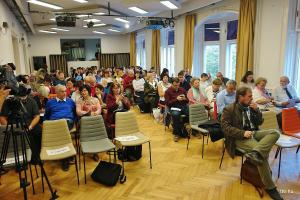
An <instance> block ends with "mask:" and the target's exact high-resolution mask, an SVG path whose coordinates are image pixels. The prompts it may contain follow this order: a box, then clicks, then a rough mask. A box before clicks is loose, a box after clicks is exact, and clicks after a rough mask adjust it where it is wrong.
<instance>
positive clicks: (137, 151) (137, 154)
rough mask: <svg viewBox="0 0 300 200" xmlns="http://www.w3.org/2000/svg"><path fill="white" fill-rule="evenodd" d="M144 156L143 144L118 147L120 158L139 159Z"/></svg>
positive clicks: (123, 159)
mask: <svg viewBox="0 0 300 200" xmlns="http://www.w3.org/2000/svg"><path fill="white" fill-rule="evenodd" d="M141 157H142V145H137V146H131V147H125V148H124V150H122V149H118V159H119V160H122V161H124V162H125V161H137V160H139V159H140V158H141Z"/></svg>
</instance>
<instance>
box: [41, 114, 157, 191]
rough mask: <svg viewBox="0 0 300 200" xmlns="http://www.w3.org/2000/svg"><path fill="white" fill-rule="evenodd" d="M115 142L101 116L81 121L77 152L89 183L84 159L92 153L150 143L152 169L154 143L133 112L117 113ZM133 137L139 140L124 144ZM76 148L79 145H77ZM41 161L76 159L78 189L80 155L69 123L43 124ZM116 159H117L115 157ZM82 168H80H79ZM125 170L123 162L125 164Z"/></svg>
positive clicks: (52, 122) (84, 118)
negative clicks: (81, 158) (144, 132)
mask: <svg viewBox="0 0 300 200" xmlns="http://www.w3.org/2000/svg"><path fill="white" fill-rule="evenodd" d="M115 134H116V138H114V139H113V140H112V141H111V140H110V139H109V138H108V137H107V132H106V129H105V125H104V120H103V118H102V116H88V117H82V118H81V120H80V128H79V142H78V143H80V146H79V148H77V152H78V154H79V161H80V152H81V153H82V154H83V164H84V179H85V183H86V162H85V155H86V154H93V153H101V152H107V151H111V150H113V151H114V155H115V152H116V147H118V148H121V149H123V150H124V148H125V147H127V146H136V145H141V144H145V143H148V144H149V157H150V168H152V160H151V141H150V138H149V137H147V136H145V135H144V134H143V133H141V132H140V130H139V127H138V124H137V121H136V118H135V114H134V112H131V111H129V112H119V113H116V126H115ZM124 136H125V137H126V136H133V137H135V138H136V139H135V140H132V141H123V140H121V137H124ZM76 145H78V144H77V142H76ZM40 155H41V160H44V161H47V160H60V159H65V158H68V157H74V158H75V167H76V175H77V182H78V185H79V176H78V166H77V156H76V155H77V154H76V150H75V148H74V145H73V143H72V139H71V135H70V131H69V130H68V126H67V122H66V120H64V119H62V120H53V121H44V124H43V133H42V148H41V154H40ZM115 159H116V156H115ZM79 166H80V164H79ZM122 166H123V170H124V161H122Z"/></svg>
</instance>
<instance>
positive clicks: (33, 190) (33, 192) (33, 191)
mask: <svg viewBox="0 0 300 200" xmlns="http://www.w3.org/2000/svg"><path fill="white" fill-rule="evenodd" d="M29 170H30V178H31V184H32V194H35V189H34V183H33V176H32V170H31V164H29Z"/></svg>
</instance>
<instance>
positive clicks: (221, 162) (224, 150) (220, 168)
mask: <svg viewBox="0 0 300 200" xmlns="http://www.w3.org/2000/svg"><path fill="white" fill-rule="evenodd" d="M224 154H225V144H224V145H223V152H222V157H221V161H220V165H219V169H221V167H222V163H223V158H224Z"/></svg>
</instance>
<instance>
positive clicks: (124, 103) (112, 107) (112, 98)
mask: <svg viewBox="0 0 300 200" xmlns="http://www.w3.org/2000/svg"><path fill="white" fill-rule="evenodd" d="M106 107H107V117H106V122H107V123H108V124H114V123H115V116H114V114H115V112H116V111H120V112H122V111H126V110H129V109H130V102H129V100H128V98H127V97H125V96H124V95H123V94H122V93H121V86H120V84H118V83H116V82H114V83H112V86H111V88H110V93H109V94H108V95H107V98H106Z"/></svg>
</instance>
